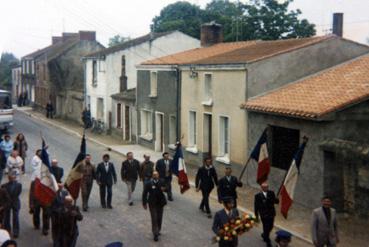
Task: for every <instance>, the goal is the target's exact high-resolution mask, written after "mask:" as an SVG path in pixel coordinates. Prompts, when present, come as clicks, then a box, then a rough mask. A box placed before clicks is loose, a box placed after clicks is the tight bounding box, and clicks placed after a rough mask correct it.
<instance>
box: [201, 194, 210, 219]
mask: <svg viewBox="0 0 369 247" xmlns="http://www.w3.org/2000/svg"><path fill="white" fill-rule="evenodd" d="M201 193H202V200H201V204H200V209H201V210H204V207H205V210H206V213H208V214H210V213H211V211H210V206H209V195H210V193H211V190H210V191H209V190H201Z"/></svg>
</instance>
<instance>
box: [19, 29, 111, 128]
mask: <svg viewBox="0 0 369 247" xmlns="http://www.w3.org/2000/svg"><path fill="white" fill-rule="evenodd" d="M102 48H104V47H103V46H102V45H101V44H100V43H99V42H97V41H96V33H95V32H91V31H79V32H78V33H63V34H62V36H60V37H59V36H58V37H52V44H51V45H50V46H48V47H45V48H43V49H41V50H39V51H36V52H34V53H31V54H29V55H27V56H24V57H23V58H22V62H23V63H22V65H23V64H24V65H23V66H24V69H25V71H23V75H24V78H25V81H26V82H27V83H28V84H29V85H30V86H31V89H32V90H31V95H32V96H31V98H32V99H34V100H33V101H34V106H35V107H36V108H38V109H44V108H45V106H46V103H47V102H48V101H49V100H51V102H52V103H53V105H54V109H55V114H56V116H58V117H64V118H68V119H71V120H75V121H81V112H82V109H83V92H84V70H83V63H82V61H81V58H82V57H83V56H85V55H86V54H88V53H91V52H94V51H98V50H100V49H102ZM33 95H34V96H33Z"/></svg>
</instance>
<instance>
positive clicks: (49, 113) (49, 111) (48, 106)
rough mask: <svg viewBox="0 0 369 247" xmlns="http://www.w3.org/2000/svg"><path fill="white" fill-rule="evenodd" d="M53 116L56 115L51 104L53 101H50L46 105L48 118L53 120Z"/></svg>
mask: <svg viewBox="0 0 369 247" xmlns="http://www.w3.org/2000/svg"><path fill="white" fill-rule="evenodd" d="M53 115H54V106H53V104H52V103H51V101H49V102H48V103H47V104H46V117H47V118H53Z"/></svg>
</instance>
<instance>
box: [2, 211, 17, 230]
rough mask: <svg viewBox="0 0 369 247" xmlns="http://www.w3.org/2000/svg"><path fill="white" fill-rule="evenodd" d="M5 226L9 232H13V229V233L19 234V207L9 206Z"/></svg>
mask: <svg viewBox="0 0 369 247" xmlns="http://www.w3.org/2000/svg"><path fill="white" fill-rule="evenodd" d="M10 222H12V223H10ZM4 228H5V229H6V230H7V231H8V232H9V234H11V233H12V230H13V235H18V234H19V209H15V208H9V209H7V210H6V212H5V220H4ZM12 228H13V229H12Z"/></svg>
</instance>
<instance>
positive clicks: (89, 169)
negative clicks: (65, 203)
mask: <svg viewBox="0 0 369 247" xmlns="http://www.w3.org/2000/svg"><path fill="white" fill-rule="evenodd" d="M82 174H83V176H82V181H81V194H82V209H83V211H85V212H86V211H87V210H88V199H89V198H90V194H91V190H92V185H93V181H94V179H95V166H94V165H93V164H92V163H91V155H89V154H86V157H85V160H84V161H83V163H82Z"/></svg>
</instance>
